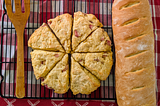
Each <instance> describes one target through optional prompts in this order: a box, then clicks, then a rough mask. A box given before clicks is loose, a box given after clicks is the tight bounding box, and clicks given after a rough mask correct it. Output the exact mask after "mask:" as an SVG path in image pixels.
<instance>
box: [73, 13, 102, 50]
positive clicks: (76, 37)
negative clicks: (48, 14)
mask: <svg viewBox="0 0 160 106" xmlns="http://www.w3.org/2000/svg"><path fill="white" fill-rule="evenodd" d="M102 26H103V25H102V23H100V22H99V20H98V19H97V18H96V16H94V15H93V14H84V13H82V12H80V11H79V12H75V13H74V22H73V35H72V50H75V49H76V47H77V46H78V45H79V43H80V42H82V41H84V40H85V39H86V38H87V36H89V35H90V34H91V33H92V32H93V31H94V30H96V29H97V28H98V27H102Z"/></svg>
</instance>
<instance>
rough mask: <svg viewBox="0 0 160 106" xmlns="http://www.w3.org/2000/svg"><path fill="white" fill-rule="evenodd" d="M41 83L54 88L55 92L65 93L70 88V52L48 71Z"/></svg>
mask: <svg viewBox="0 0 160 106" xmlns="http://www.w3.org/2000/svg"><path fill="white" fill-rule="evenodd" d="M41 85H43V86H46V87H48V88H50V89H54V92H55V93H59V94H64V93H66V92H67V91H68V89H69V64H68V54H65V55H64V57H63V58H62V60H61V61H60V62H58V63H57V64H56V66H55V67H54V68H53V69H52V70H51V71H50V72H49V73H48V75H47V76H46V77H45V78H44V81H43V82H42V83H41Z"/></svg>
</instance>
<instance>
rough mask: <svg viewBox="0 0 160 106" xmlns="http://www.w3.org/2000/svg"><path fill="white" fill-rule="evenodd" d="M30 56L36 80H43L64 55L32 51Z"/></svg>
mask: <svg viewBox="0 0 160 106" xmlns="http://www.w3.org/2000/svg"><path fill="white" fill-rule="evenodd" d="M30 54H31V60H32V66H33V69H34V75H35V76H36V79H39V78H44V77H45V76H46V75H47V74H48V72H49V71H50V70H51V69H52V68H53V67H54V66H55V65H56V64H57V63H58V62H59V61H60V60H61V59H62V57H63V56H64V53H60V52H49V51H42V50H34V51H33V52H31V53H30Z"/></svg>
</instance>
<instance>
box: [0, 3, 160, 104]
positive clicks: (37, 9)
mask: <svg viewBox="0 0 160 106" xmlns="http://www.w3.org/2000/svg"><path fill="white" fill-rule="evenodd" d="M30 1H31V11H30V18H29V21H28V23H27V25H26V27H27V28H28V27H29V28H31V29H25V32H24V33H25V37H24V40H25V54H24V56H25V62H31V61H30V55H29V52H30V51H31V49H30V48H28V46H27V40H28V38H29V36H30V35H31V34H32V33H33V31H34V30H35V29H36V28H37V27H38V26H40V25H41V24H42V23H43V22H46V21H47V20H48V19H50V18H54V17H55V16H57V15H59V14H63V13H70V14H72V15H73V12H74V10H75V11H79V10H82V12H85V13H93V14H95V15H96V17H97V18H99V19H100V21H101V22H102V23H103V24H104V27H108V30H106V31H107V32H108V34H109V35H111V34H112V33H111V29H110V27H111V3H112V0H75V2H74V0H57V1H56V2H55V1H54V0H39V2H38V0H30ZM68 1H69V2H68ZM77 1H78V2H77ZM81 1H82V2H81ZM94 1H95V2H94ZM47 4H48V5H47ZM150 4H151V5H150V6H151V11H152V19H153V26H154V33H155V45H156V47H155V56H156V60H155V61H156V70H157V99H158V101H159V98H160V92H159V91H160V72H159V70H160V1H159V0H150ZM2 6H3V0H1V1H0V24H1V25H2V15H3V14H4V13H5V11H4V10H3V8H2ZM22 7H24V6H23V5H22ZM81 7H82V8H81ZM85 7H86V8H85ZM107 8H108V11H107ZM23 9H24V8H22V10H23ZM7 22H8V24H7ZM37 23H38V24H37ZM3 24H4V25H3V27H4V29H3V34H2V33H1V32H0V34H1V36H0V44H1V41H2V44H3V45H1V46H0V47H2V62H10V63H6V64H4V63H3V64H2V72H1V73H0V74H2V75H4V76H5V78H4V80H5V81H6V82H8V83H11V84H10V85H9V84H8V83H6V84H5V85H4V82H2V88H3V89H1V92H2V94H4V93H5V95H6V96H8V94H10V95H11V96H12V95H14V93H15V92H14V91H15V88H14V87H13V85H15V76H13V75H14V73H15V70H16V64H14V63H13V62H15V61H16V50H17V48H16V46H15V45H16V36H15V30H14V29H12V28H13V26H11V22H10V20H9V19H7V16H6V15H5V16H4V22H3ZM1 25H0V28H1V27H2V26H1ZM7 27H8V28H10V30H6V28H7ZM11 29H12V30H11ZM28 35H29V36H28ZM2 36H3V39H2ZM158 47H159V48H158ZM0 49H1V48H0ZM27 51H28V53H27ZM5 57H6V58H5ZM0 58H1V57H0ZM27 58H28V59H27ZM5 70H6V71H5ZM25 70H29V71H28V72H26V73H25V75H28V76H25V77H27V79H28V81H26V96H28V97H30V96H33V97H35V96H38V97H39V95H40V90H39V89H37V91H35V89H36V87H40V81H36V80H35V78H34V75H33V70H32V66H31V63H29V64H28V65H27V63H25ZM31 75H32V76H31ZM112 75H113V73H111V76H112ZM9 78H10V79H9ZM27 79H26V80H27ZM32 79H34V80H32ZM109 83H110V84H109V85H110V86H105V87H103V85H102V87H100V88H99V89H98V90H99V91H100V90H102V89H103V88H105V90H107V91H108V88H110V90H109V92H110V98H113V95H111V93H113V90H114V88H113V80H110V81H109ZM35 84H37V85H38V86H35ZM4 86H6V87H5V88H4ZM8 86H9V87H10V91H9V89H8V88H9V87H8ZM31 87H32V89H31ZM41 88H42V89H41V97H43V96H44V95H45V96H46V97H47V95H49V93H48V92H49V90H46V92H47V93H48V94H46V93H45V94H44V87H41ZM51 92H52V91H50V93H51ZM97 93H100V94H97ZM96 94H97V95H100V96H101V97H103V96H104V94H103V93H102V94H101V92H97V91H96ZM105 95H106V96H108V94H105ZM51 96H53V94H51ZM54 96H57V94H54ZM59 96H61V95H59ZM64 96H65V97H66V95H64ZM0 103H1V105H15V106H22V105H24V106H28V105H31V106H36V105H38V106H44V105H46V106H117V104H116V103H115V101H102V100H96V101H95V100H62V99H59V100H53V99H48V100H42V99H34V100H32V99H6V98H1V97H0ZM159 105H160V102H159Z"/></svg>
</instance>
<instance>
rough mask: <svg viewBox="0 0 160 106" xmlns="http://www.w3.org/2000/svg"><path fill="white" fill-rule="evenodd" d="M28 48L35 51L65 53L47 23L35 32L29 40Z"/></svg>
mask: <svg viewBox="0 0 160 106" xmlns="http://www.w3.org/2000/svg"><path fill="white" fill-rule="evenodd" d="M28 46H29V47H31V48H33V49H39V50H53V51H61V52H64V49H63V48H62V46H61V44H60V43H59V42H58V40H57V38H56V36H55V35H54V34H53V33H52V31H51V30H50V28H49V27H48V25H47V24H46V23H43V24H42V25H41V26H40V27H39V28H38V29H36V30H35V31H34V33H33V34H32V35H31V37H30V38H29V41H28Z"/></svg>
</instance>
